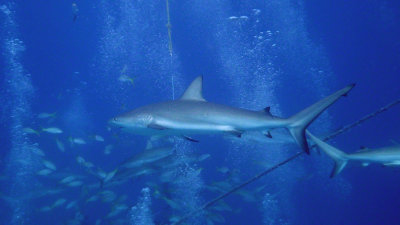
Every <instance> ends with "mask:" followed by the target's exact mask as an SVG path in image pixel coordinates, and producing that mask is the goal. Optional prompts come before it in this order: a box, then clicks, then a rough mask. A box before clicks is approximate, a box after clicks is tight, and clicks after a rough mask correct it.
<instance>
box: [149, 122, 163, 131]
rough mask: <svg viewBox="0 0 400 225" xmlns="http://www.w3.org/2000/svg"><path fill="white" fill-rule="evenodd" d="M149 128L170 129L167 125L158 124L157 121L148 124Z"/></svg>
mask: <svg viewBox="0 0 400 225" xmlns="http://www.w3.org/2000/svg"><path fill="white" fill-rule="evenodd" d="M147 128H150V129H155V130H165V129H168V128H167V127H164V126H161V125H159V124H156V123H150V124H149V125H147Z"/></svg>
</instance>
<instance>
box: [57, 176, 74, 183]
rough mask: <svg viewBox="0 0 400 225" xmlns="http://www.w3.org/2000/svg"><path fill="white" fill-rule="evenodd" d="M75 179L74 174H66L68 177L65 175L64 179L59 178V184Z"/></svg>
mask: <svg viewBox="0 0 400 225" xmlns="http://www.w3.org/2000/svg"><path fill="white" fill-rule="evenodd" d="M75 179H76V177H75V176H68V177H65V178H64V179H62V180H60V183H61V184H66V183H70V182H71V181H73V180H75Z"/></svg>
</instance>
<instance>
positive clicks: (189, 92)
mask: <svg viewBox="0 0 400 225" xmlns="http://www.w3.org/2000/svg"><path fill="white" fill-rule="evenodd" d="M180 100H195V101H205V99H204V98H203V76H198V77H196V79H194V80H193V81H192V83H191V84H190V85H189V87H188V88H187V89H186V91H185V93H183V95H182V97H181V98H180Z"/></svg>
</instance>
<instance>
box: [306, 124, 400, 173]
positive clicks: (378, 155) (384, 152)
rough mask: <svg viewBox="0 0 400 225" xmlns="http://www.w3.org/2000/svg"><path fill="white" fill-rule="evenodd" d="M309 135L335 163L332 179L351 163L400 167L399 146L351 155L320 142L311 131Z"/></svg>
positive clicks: (362, 151)
mask: <svg viewBox="0 0 400 225" xmlns="http://www.w3.org/2000/svg"><path fill="white" fill-rule="evenodd" d="M307 135H308V136H309V137H310V139H311V140H312V141H313V142H314V143H315V144H316V145H317V147H318V148H320V149H321V150H322V151H323V152H325V153H326V154H327V155H328V156H329V157H331V158H332V159H333V160H334V161H335V165H334V167H333V170H332V173H331V175H330V177H331V178H332V177H334V176H336V175H337V174H339V173H340V172H341V171H342V170H343V169H344V167H345V166H346V165H347V162H349V161H359V162H362V164H363V166H368V165H369V164H370V163H380V164H382V165H384V166H400V145H399V144H397V145H395V146H389V147H383V148H376V149H369V148H362V149H361V150H360V151H358V152H354V153H351V154H349V153H345V152H343V151H341V150H339V149H337V148H335V147H333V146H331V145H329V144H328V143H326V142H324V141H322V140H320V139H319V138H317V137H315V136H314V135H312V134H311V133H310V132H309V131H307Z"/></svg>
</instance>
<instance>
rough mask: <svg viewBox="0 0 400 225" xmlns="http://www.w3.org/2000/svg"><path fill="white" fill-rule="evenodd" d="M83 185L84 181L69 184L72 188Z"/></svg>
mask: <svg viewBox="0 0 400 225" xmlns="http://www.w3.org/2000/svg"><path fill="white" fill-rule="evenodd" d="M82 184H83V182H82V181H79V180H76V181H72V182H70V183H68V184H67V185H68V186H70V187H79V186H81V185H82Z"/></svg>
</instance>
